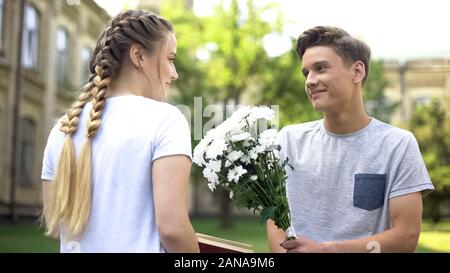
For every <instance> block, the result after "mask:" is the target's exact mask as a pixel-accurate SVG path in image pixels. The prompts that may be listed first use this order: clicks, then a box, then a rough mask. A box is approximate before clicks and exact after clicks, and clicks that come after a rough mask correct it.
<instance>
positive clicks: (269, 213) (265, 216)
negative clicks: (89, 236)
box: [261, 206, 276, 225]
mask: <svg viewBox="0 0 450 273" xmlns="http://www.w3.org/2000/svg"><path fill="white" fill-rule="evenodd" d="M275 209H276V207H274V206H270V207H266V208H264V209H263V211H262V212H261V225H262V224H264V223H265V222H266V221H267V220H269V219H270V218H273V217H274V215H275Z"/></svg>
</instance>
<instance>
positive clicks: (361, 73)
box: [352, 61, 366, 83]
mask: <svg viewBox="0 0 450 273" xmlns="http://www.w3.org/2000/svg"><path fill="white" fill-rule="evenodd" d="M352 73H353V83H359V82H362V81H363V80H364V78H365V76H366V69H365V65H364V63H363V62H361V61H356V62H354V63H353V65H352Z"/></svg>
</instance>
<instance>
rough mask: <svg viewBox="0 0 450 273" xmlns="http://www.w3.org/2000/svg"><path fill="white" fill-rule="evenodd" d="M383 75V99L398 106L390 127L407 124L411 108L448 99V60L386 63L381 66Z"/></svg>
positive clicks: (449, 94)
mask: <svg viewBox="0 0 450 273" xmlns="http://www.w3.org/2000/svg"><path fill="white" fill-rule="evenodd" d="M385 73H386V76H387V79H388V82H389V83H388V87H387V88H386V96H387V98H388V99H389V100H390V101H395V102H400V105H399V107H398V108H397V111H396V112H395V113H394V115H393V116H392V122H393V123H397V124H399V123H404V122H406V121H408V120H409V119H410V117H411V115H412V113H413V110H414V107H415V106H416V105H420V104H426V103H428V102H429V101H430V99H431V98H432V97H437V98H444V97H450V59H446V58H441V59H438V58H433V59H416V60H413V59H411V60H408V61H405V62H398V61H390V62H386V63H385Z"/></svg>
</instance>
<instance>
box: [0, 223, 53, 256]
mask: <svg viewBox="0 0 450 273" xmlns="http://www.w3.org/2000/svg"><path fill="white" fill-rule="evenodd" d="M43 234H44V231H43V230H42V229H41V228H39V224H38V223H37V222H25V223H18V224H12V223H2V222H0V253H2V252H3V253H6V252H8V253H42V252H43V253H49V252H59V242H58V241H55V240H53V239H50V238H48V237H45V236H44V235H43Z"/></svg>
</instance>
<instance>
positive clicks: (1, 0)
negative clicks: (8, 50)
mask: <svg viewBox="0 0 450 273" xmlns="http://www.w3.org/2000/svg"><path fill="white" fill-rule="evenodd" d="M4 10H5V3H4V0H0V49H3V32H4V31H3V25H4V22H3V20H4V18H3V13H4Z"/></svg>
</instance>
